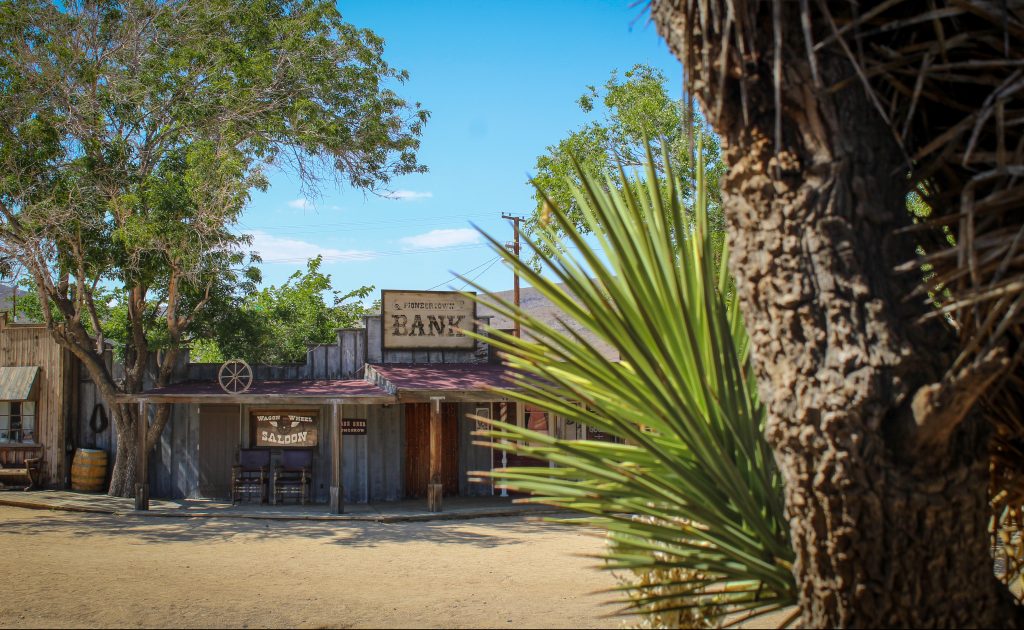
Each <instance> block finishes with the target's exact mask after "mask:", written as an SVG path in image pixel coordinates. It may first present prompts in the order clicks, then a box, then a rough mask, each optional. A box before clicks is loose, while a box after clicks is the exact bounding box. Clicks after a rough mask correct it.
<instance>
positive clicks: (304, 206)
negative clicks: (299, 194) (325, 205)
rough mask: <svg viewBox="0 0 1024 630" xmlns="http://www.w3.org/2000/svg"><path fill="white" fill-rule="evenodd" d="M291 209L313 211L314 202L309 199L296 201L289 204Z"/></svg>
mask: <svg viewBox="0 0 1024 630" xmlns="http://www.w3.org/2000/svg"><path fill="white" fill-rule="evenodd" d="M288 207H289V208H295V209H296V210H312V209H313V202H312V201H310V200H309V199H305V198H302V199H294V200H292V201H289V202H288Z"/></svg>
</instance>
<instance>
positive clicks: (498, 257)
mask: <svg viewBox="0 0 1024 630" xmlns="http://www.w3.org/2000/svg"><path fill="white" fill-rule="evenodd" d="M499 260H501V256H497V257H495V259H494V260H492V261H491V264H489V265H487V268H486V269H484V270H483V271H481V272H480V273H478V274H476V275H475V276H473V277H472V278H470V279H469V280H466V284H464V285H462V288H460V289H459V291H464V290H465V289H466V287H468V286H469V284H470V283H471V282H476V279H477V278H479V277H480V276H482V275H484V274H485V273H487V272H488V271H489V270H490V268H491V267H493V266H494V265H495V264H496V263H497V262H498V261H499ZM460 275H461V276H463V277H465V275H466V274H460Z"/></svg>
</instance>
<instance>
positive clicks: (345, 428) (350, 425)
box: [341, 418, 366, 435]
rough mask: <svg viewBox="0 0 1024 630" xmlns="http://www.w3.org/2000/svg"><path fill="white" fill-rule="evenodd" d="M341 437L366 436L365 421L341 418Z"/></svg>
mask: <svg viewBox="0 0 1024 630" xmlns="http://www.w3.org/2000/svg"><path fill="white" fill-rule="evenodd" d="M341 434H342V435H366V420H361V419H355V418H343V419H342V421H341Z"/></svg>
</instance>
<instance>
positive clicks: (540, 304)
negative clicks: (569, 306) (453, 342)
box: [477, 287, 619, 361]
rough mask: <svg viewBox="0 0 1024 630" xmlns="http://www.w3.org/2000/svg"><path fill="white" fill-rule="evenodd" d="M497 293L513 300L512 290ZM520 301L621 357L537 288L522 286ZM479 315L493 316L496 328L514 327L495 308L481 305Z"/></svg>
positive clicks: (557, 325)
mask: <svg viewBox="0 0 1024 630" xmlns="http://www.w3.org/2000/svg"><path fill="white" fill-rule="evenodd" d="M495 295H497V296H498V297H501V298H502V299H505V300H508V301H510V302H511V301H512V291H498V292H496V293H495ZM519 303H520V306H522V307H523V308H524V309H525V310H526V311H528V312H529V313H530V314H531V315H533V316H534V317H536V318H537V319H539V320H541V321H542V322H545V323H546V324H548V325H550V326H552V327H554V328H555V329H556V330H563V331H564V330H566V327H565V326H562V325H561V324H560V323H559V318H561V319H562V320H565V321H566V323H567V324H568V326H569V328H571V329H572V330H574V331H576V332H577V333H579V335H580V336H581V337H583V338H584V339H586V340H587V342H589V343H590V344H592V345H594V347H596V348H597V349H598V350H599V351H600V352H601V354H603V355H604V356H606V357H608V358H609V359H612V360H615V361H617V360H618V359H619V353H618V351H617V350H615V349H614V348H612V347H611V346H610V345H608V344H607V343H605V342H604V341H602V340H600V339H598V338H597V336H596V335H594V334H593V333H592V332H590V331H589V330H586V329H584V328H583V326H581V325H580V324H579V323H578V322H576V320H570V319H568V318H567V317H566V315H565V313H563V312H562V310H561V309H560V308H558V307H556V306H555V305H554V304H552V303H551V301H550V300H548V299H547V298H546V297H544V296H542V295H541V294H540V293H539V292H538V291H537V289H534V288H532V287H524V288H522V289H521V290H520V291H519ZM477 315H478V316H481V317H483V316H488V315H489V316H491V326H494V327H495V328H501V329H511V328H512V321H511V320H509V319H508V318H507V317H502V316H499V315H497V314H496V313H495V312H494V311H493V310H491V309H489V308H486V307H484V306H480V307H479V310H478V312H477Z"/></svg>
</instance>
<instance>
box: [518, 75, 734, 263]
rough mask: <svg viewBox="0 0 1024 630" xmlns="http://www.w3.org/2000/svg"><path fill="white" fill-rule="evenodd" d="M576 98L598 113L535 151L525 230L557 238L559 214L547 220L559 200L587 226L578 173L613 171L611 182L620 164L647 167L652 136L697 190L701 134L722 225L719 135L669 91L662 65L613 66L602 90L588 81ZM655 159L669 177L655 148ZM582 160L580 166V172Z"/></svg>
mask: <svg viewBox="0 0 1024 630" xmlns="http://www.w3.org/2000/svg"><path fill="white" fill-rule="evenodd" d="M577 104H578V105H579V107H580V109H582V110H583V111H584V112H586V113H597V114H598V119H597V120H595V121H594V122H591V123H589V124H586V125H584V126H582V127H581V128H579V129H576V130H574V131H572V132H570V133H569V135H568V136H567V137H565V138H563V139H562V140H560V141H559V142H558V143H557V144H555V145H551V146H549V147H547V152H546V153H545V154H544V155H541V156H539V157H538V158H537V165H536V174H535V175H534V177H533V179H532V180H531V183H532V184H533V185H534V187H535V191H536V192H535V193H534V200H535V201H536V205H535V207H534V210H533V213H532V214H531V216H530V217H529V218H528V220H527V221H526V228H525V233H526V235H527V236H530V235H535V234H540V233H541V232H544V231H545V230H549V231H551V233H552V234H553V235H555V236H556V237H558V238H556V239H554V245H557V243H558V242H559V239H561V238H564V237H565V236H566V233H565V232H563V231H562V228H561V227H560V224H559V223H558V222H557V221H550V220H549V219H550V211H551V209H552V208H555V207H557V208H559V209H560V211H561V212H562V213H564V214H565V215H566V216H567V217H569V219H570V222H571V224H572V226H573V229H574V230H575V231H578V232H581V233H583V234H586V233H588V232H589V230H590V226H589V225H588V224H587V222H586V221H585V220H584V218H583V214H582V212H581V211H580V208H579V207H578V206H577V200H576V198H575V197H574V195H573V193H572V187H573V186H579V185H580V184H581V181H580V176H579V174H578V173H579V172H586V173H589V174H592V175H596V176H599V177H608V178H610V181H611V182H613V183H614V182H615V181H617V177H616V176H617V171H618V168H619V166H620V165H621V166H623V167H625V168H627V169H632V168H638V169H643V168H644V162H645V155H646V152H645V144H646V142H647V140H648V139H661V141H662V142H663V143H664V145H665V147H666V149H667V154H668V158H669V159H670V160H671V161H672V163H673V164H675V165H676V171H677V172H678V173H679V174H680V176H681V177H682V178H683V180H684V181H685V182H687V184H688V186H687V190H693V184H694V183H695V181H696V177H697V169H696V165H697V162H696V160H695V158H696V156H695V155H694V153H695V151H696V148H697V147H696V144H695V143H694V138H695V137H697V136H698V135H701V136H702V137H703V138H704V140H703V142H702V143H701V154H702V155H701V156H700V157H701V159H702V161H703V164H704V169H703V173H702V176H703V177H704V179H705V181H706V182H708V190H709V192H710V197H709V203H710V205H709V208H708V210H709V216H710V221H711V225H712V229H713V230H714V231H715V232H716V233H717V232H719V231H720V230H721V229H722V227H723V226H722V222H721V212H720V202H721V196H720V193H719V186H718V180H719V178H720V177H721V175H722V173H723V172H724V166H723V165H722V161H721V159H720V157H719V146H718V139H717V138H716V137H715V136H714V135H713V134H708V133H707V125H706V123H705V122H704V121H703V120H702V119H701V118H700V117H699V114H698V115H697V116H695V117H693V118H692V119H691V118H690V117H689V113H690V112H692V111H693V108H692V107H686V104H685V102H684V101H683V100H681V99H673V98H672V97H671V96H669V93H668V85H667V81H666V79H665V75H664V74H663V73H662V72H661V70H658V69H656V68H652V67H650V66H648V65H643V64H638V65H635V66H633V67H632V68H631V69H629V70H628V71H626V72H624V73H623V74H622V75H621V76H620V75H619V73H618V72H615V71H613V72H612V73H611V76H610V77H609V78H608V81H607V82H605V84H604V86H603V87H602V89H598V88H597V87H595V86H593V85H590V86H587V88H586V92H585V93H584V94H583V95H582V96H581V97H580V98H579V100H578V101H577ZM688 120H689V121H690V122H689V123H688V122H687V121H688ZM654 159H655V169H656V170H657V172H658V173H659V174H660V175H661V176H664V170H665V164H664V163H663V162H662V156H661V155H660V154H657V155H655V156H654ZM577 164H578V165H581V166H582V169H580V171H578V170H577V168H576V166H577ZM662 189H663V190H664V189H665V187H662ZM667 201H668V200H666V202H667ZM688 203H692V200H689V201H688ZM537 243H538V244H539V245H540V246H541V247H542V248H544V247H546V244H545V240H544V239H537Z"/></svg>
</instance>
